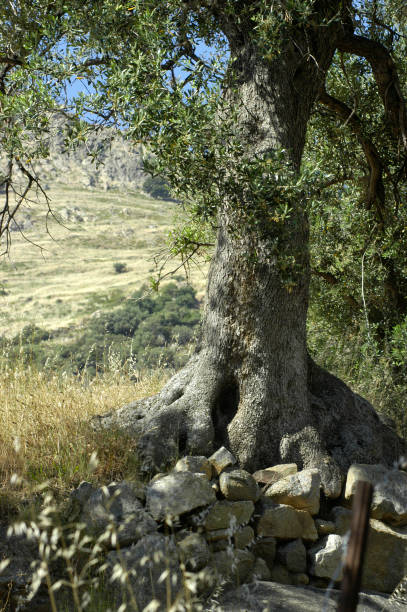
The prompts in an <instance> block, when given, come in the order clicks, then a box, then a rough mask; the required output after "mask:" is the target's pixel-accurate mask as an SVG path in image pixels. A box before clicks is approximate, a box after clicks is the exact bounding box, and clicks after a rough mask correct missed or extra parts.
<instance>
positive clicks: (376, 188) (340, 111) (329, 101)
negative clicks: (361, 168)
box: [318, 87, 385, 223]
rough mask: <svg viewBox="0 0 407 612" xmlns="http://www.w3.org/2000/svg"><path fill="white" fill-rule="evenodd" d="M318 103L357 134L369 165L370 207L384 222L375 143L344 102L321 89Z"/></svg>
mask: <svg viewBox="0 0 407 612" xmlns="http://www.w3.org/2000/svg"><path fill="white" fill-rule="evenodd" d="M318 101H319V102H320V103H321V104H323V105H324V106H326V107H327V108H329V110H331V111H333V112H334V113H335V114H336V115H338V116H339V117H341V119H343V120H344V122H345V123H346V124H348V125H349V126H350V127H351V128H352V131H353V133H354V134H356V136H357V138H358V140H359V142H360V144H361V145H362V148H363V152H364V154H365V157H366V160H367V163H368V165H369V169H370V174H369V185H368V190H367V202H368V205H369V206H372V205H374V206H375V208H376V213H377V217H378V221H379V223H383V222H384V199H385V198H384V186H383V164H382V161H381V159H380V156H379V153H378V151H377V149H376V147H375V145H374V143H373V142H372V141H371V140H370V139H369V138H367V137H366V136H365V135H364V133H363V125H362V121H361V120H360V118H359V117H358V115H356V113H354V112H353V110H351V109H350V108H349V107H348V106H347V105H346V104H345V103H344V102H342V101H341V100H338V99H337V98H334V97H333V96H331V95H330V94H328V92H327V91H326V89H325V87H323V88H322V89H321V92H320V94H319V98H318Z"/></svg>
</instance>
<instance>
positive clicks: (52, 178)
mask: <svg viewBox="0 0 407 612" xmlns="http://www.w3.org/2000/svg"><path fill="white" fill-rule="evenodd" d="M65 125H66V122H65ZM63 127H64V124H63V123H61V122H59V124H57V125H56V128H55V129H54V130H53V136H52V138H51V140H50V156H49V157H48V158H46V159H44V160H41V161H40V162H38V163H37V164H36V168H37V170H38V172H39V174H40V176H41V177H42V180H43V181H45V182H49V183H55V182H58V183H62V184H65V185H78V186H81V187H85V188H86V187H96V188H98V189H103V190H106V191H107V190H108V189H119V190H127V189H133V190H134V189H140V188H141V187H142V185H143V182H144V180H145V179H146V177H147V175H146V174H145V173H144V172H143V164H142V159H141V154H140V147H133V146H132V145H131V143H130V142H129V141H127V140H126V139H125V138H124V137H123V135H122V134H121V133H120V132H119V131H113V130H112V129H111V128H104V129H101V130H100V131H98V132H93V133H91V134H90V135H89V138H88V140H87V142H86V144H81V145H80V146H78V147H77V148H76V149H74V150H69V151H67V150H66V146H65V144H64V133H63ZM91 154H97V163H96V162H93V161H92V157H91Z"/></svg>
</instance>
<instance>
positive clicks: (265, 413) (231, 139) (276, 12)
mask: <svg viewBox="0 0 407 612" xmlns="http://www.w3.org/2000/svg"><path fill="white" fill-rule="evenodd" d="M105 7H106V10H107V5H105ZM357 10H358V9H357V6H356V5H355V6H353V5H352V3H351V2H350V1H347V2H339V1H334V0H319V1H312V2H311V1H302V0H295V1H293V2H284V1H281V2H279V1H278V2H266V1H258V2H250V3H249V2H243V1H230V0H206V1H203V2H197V1H194V0H190V1H188V0H186V1H175V0H174V1H172V2H167V3H161V2H153V1H151V2H135V3H134V6H132V7H128V11H129V13H130V14H131V15H130V16H129V17H128V21H127V22H126V23H124V25H123V28H122V30H121V34H120V36H119V37H118V36H116V35H114V34H111V35H110V39H109V42H108V47H107V49H108V51H107V53H108V54H109V55H110V57H111V63H110V65H109V67H108V68H107V71H106V81H105V87H106V97H107V98H108V99H110V100H111V107H112V108H114V109H115V110H117V111H118V112H120V113H121V116H122V118H123V120H124V121H125V122H126V123H127V124H128V125H129V135H130V136H131V137H133V138H134V139H135V140H143V142H149V143H150V147H151V149H150V150H151V152H152V157H150V164H151V166H152V167H153V169H154V170H155V171H156V172H160V173H161V174H162V175H163V176H164V177H165V178H166V180H167V181H168V182H169V184H170V185H172V187H173V189H174V191H175V193H176V194H177V195H181V196H183V198H184V200H185V201H187V202H188V201H189V202H191V210H192V213H196V214H199V215H201V217H203V218H204V219H206V220H209V221H210V222H211V223H212V224H213V226H214V227H215V228H216V246H215V250H214V254H213V258H212V262H211V267H210V272H209V280H208V287H207V297H206V307H205V313H204V317H203V322H202V334H201V340H200V342H199V346H198V347H197V350H196V353H195V354H194V356H193V357H192V358H191V360H190V362H189V363H188V364H187V365H186V367H185V368H184V369H182V370H181V371H180V372H178V373H177V374H176V375H175V376H174V377H173V378H172V379H171V380H170V381H169V383H168V384H167V385H166V386H165V387H164V389H163V390H162V391H161V392H160V393H159V394H158V395H156V396H155V397H152V398H149V399H147V400H142V401H137V402H135V403H133V404H131V405H129V406H127V407H124V408H122V409H121V410H119V411H118V412H117V413H114V414H110V415H104V416H103V417H100V418H99V419H98V423H99V424H100V425H102V426H109V425H110V424H112V423H116V424H118V425H120V426H122V427H125V428H128V429H130V430H133V431H134V432H135V434H137V435H138V436H140V440H139V449H140V452H141V453H142V454H143V456H144V458H145V461H146V463H148V462H150V463H151V462H152V463H153V464H155V465H157V466H158V465H160V464H161V463H162V462H165V461H166V460H168V459H169V457H170V456H172V455H174V454H175V453H177V452H190V453H205V454H207V453H208V452H210V451H211V450H213V449H214V448H216V447H218V446H220V445H221V444H224V445H226V446H227V447H229V448H230V449H231V450H232V451H233V452H234V453H235V455H236V456H237V457H238V459H239V462H240V464H241V465H242V466H244V467H246V468H249V469H255V468H258V467H260V466H264V465H267V464H271V463H276V462H281V461H296V462H297V463H299V464H300V465H302V466H318V467H319V468H320V469H321V470H322V473H323V480H324V487H325V489H326V490H327V491H328V492H330V493H331V494H332V495H335V494H337V492H338V491H339V489H340V486H339V484H340V481H341V477H342V475H343V473H344V471H345V470H346V468H347V467H348V466H349V464H350V463H351V462H355V461H356V462H376V461H377V462H378V461H381V462H386V463H389V462H392V461H393V460H394V459H395V457H396V456H397V455H398V453H399V452H400V450H401V448H402V443H401V441H400V440H399V439H398V438H397V436H396V434H395V433H394V432H393V431H392V430H391V429H390V428H389V427H387V426H386V425H384V424H383V423H382V422H381V420H380V419H379V417H378V415H377V414H376V412H375V411H374V409H373V408H372V406H371V405H370V404H369V403H368V402H366V401H365V400H363V399H362V398H361V397H359V396H357V395H355V394H354V393H352V391H351V390H350V389H349V388H347V387H346V386H345V384H344V383H342V382H341V381H340V380H338V379H337V378H335V377H334V376H332V375H331V374H329V373H328V372H326V371H324V370H322V369H321V368H320V367H318V365H316V364H315V363H314V362H313V361H312V359H311V358H310V356H309V354H308V351H307V338H306V317H307V307H308V291H309V281H310V262H309V249H308V242H309V229H308V219H307V205H308V201H309V200H310V199H311V198H312V194H313V193H314V191H315V189H316V190H318V184H317V183H318V180H317V179H316V178H315V173H313V171H312V168H311V170H308V171H303V172H301V161H302V156H303V151H304V145H305V140H306V132H307V126H308V123H309V121H310V117H311V113H312V111H313V108H314V105H315V102H316V101H317V100H318V99H321V98H323V97H324V96H325V97H326V95H327V94H326V90H325V82H326V78H327V73H328V70H329V68H330V66H331V65H332V63H333V61H334V56H335V53H336V51H341V52H346V53H348V54H353V55H356V56H358V57H362V58H365V59H366V60H367V61H368V62H369V65H370V67H371V74H372V78H374V80H375V86H376V88H377V92H378V96H379V97H380V99H381V103H382V104H383V106H384V108H385V112H386V121H387V123H388V125H389V129H391V130H392V132H393V134H394V136H395V138H398V139H399V141H400V147H402V148H404V147H405V146H406V142H405V134H406V122H407V117H406V111H405V104H404V99H403V96H402V90H401V85H400V82H399V80H398V75H397V69H396V66H395V64H394V62H393V60H392V58H391V55H390V53H389V52H388V50H387V49H386V47H385V46H384V45H383V44H382V43H381V42H379V41H377V40H374V39H372V38H369V37H367V36H365V33H364V32H362V30H363V20H362V21H360V20H359V21H358V19H357ZM117 11H118V9H117V5H115V7H114V10H112V11H111V13H110V17H109V19H110V21H109V19H107V22H106V23H110V24H111V23H112V21H114V20H115V19H117V18H118V17H117ZM119 12H120V11H119ZM88 18H89V13H88ZM122 19H124V18H123V17H122ZM89 21H92V20H91V19H89ZM92 35H93V36H95V37H97V38H98V37H99V38H100V36H101V30H100V23H99V24H97V25H95V29H94V30H93V34H92ZM103 36H104V40H106V39H107V38H109V32H108V31H105V32H104V34H103ZM89 40H90V41H91V38H90V39H89ZM202 42H204V43H206V45H207V46H210V47H211V49H212V50H213V49H215V50H219V54H220V55H218V56H217V55H216V53H213V54H212V56H211V57H209V58H208V57H205V56H204V55H205V54H202V53H199V50H200V46H199V44H200V43H202ZM109 45H110V46H109ZM104 48H105V50H106V47H104ZM222 49H226V50H227V53H226V55H224V56H222V55H221V52H222ZM403 150H404V149H403ZM314 183H316V185H313V184H314ZM190 241H191V243H194V240H192V239H190ZM195 243H197V244H199V241H196V242H195Z"/></svg>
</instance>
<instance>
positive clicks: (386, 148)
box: [0, 0, 407, 337]
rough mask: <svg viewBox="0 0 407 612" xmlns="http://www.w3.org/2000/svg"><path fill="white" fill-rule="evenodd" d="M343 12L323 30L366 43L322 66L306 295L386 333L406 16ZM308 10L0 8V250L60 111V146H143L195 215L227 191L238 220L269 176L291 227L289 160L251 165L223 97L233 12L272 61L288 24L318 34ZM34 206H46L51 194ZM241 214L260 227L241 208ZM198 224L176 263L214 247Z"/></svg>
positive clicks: (297, 2) (396, 236)
mask: <svg viewBox="0 0 407 612" xmlns="http://www.w3.org/2000/svg"><path fill="white" fill-rule="evenodd" d="M345 5H346V8H343V9H341V10H338V12H337V13H333V16H330V17H329V18H327V22H328V21H329V20H335V19H337V20H342V21H344V20H345V21H346V20H348V21H350V22H352V23H353V25H354V28H355V34H354V37H353V38H354V39H355V37H356V38H357V39H358V45H359V47H357V48H356V51H355V49H354V48H351V47H352V44H353V45H354V46H355V40H353V42H352V43H351V42H349V41H348V42H344V43H342V47H341V48H340V49H338V51H337V52H336V55H335V57H334V60H333V62H332V64H331V67H330V69H329V72H328V74H327V78H326V82H325V86H324V87H323V88H322V90H321V92H320V95H319V100H318V104H316V105H315V109H314V112H313V115H312V119H311V122H310V126H309V129H308V135H307V147H306V151H305V156H304V160H303V164H302V176H303V181H302V183H301V189H302V187H303V185H304V184H306V189H307V191H308V193H307V202H308V206H309V211H310V215H311V236H312V240H311V245H312V246H311V248H312V258H313V265H312V275H313V288H314V291H315V293H316V295H319V296H320V297H321V296H322V295H323V299H319V300H318V301H317V302H318V308H319V309H321V314H322V315H323V316H324V317H327V318H329V319H330V320H331V322H332V324H333V325H336V326H339V327H341V326H343V325H344V324H346V325H354V324H355V321H356V322H357V325H360V321H361V316H360V315H361V313H364V316H363V318H364V319H365V320H366V319H367V321H368V324H370V325H371V326H372V327H373V329H375V330H377V332H378V334H379V335H380V336H381V337H383V336H384V335H386V333H387V332H388V330H389V329H390V328H392V327H394V326H395V325H397V324H399V323H400V322H401V320H402V319H403V317H404V315H405V313H406V298H405V294H406V288H407V286H406V274H407V268H406V265H407V262H406V249H405V248H404V241H405V236H406V231H407V230H406V227H407V218H406V214H407V213H406V212H405V211H406V208H405V206H404V200H405V197H406V181H405V178H406V160H405V141H406V128H405V123H406V118H405V110H404V106H403V104H402V103H401V100H402V91H403V89H404V86H405V79H406V62H405V56H406V40H407V39H406V11H405V9H404V8H403V7H402V6H401V5H400V3H399V2H397V1H394V0H393V1H390V2H389V1H386V2H384V1H376V2H368V1H364V2H358V3H345V4H344V6H345ZM338 6H339V5H338ZM316 10H318V3H316V2H310V1H304V0H293V1H290V2H284V1H281V2H273V3H270V2H266V1H262V2H252V3H242V2H233V1H230V2H229V1H227V2H220V1H219V2H210V1H208V2H184V1H178V0H173V1H171V2H165V3H162V2H155V1H151V0H143V1H138V2H133V3H130V2H116V1H107V0H104V1H103V2H89V3H87V4H86V7H84V6H82V5H81V3H79V2H69V3H64V2H62V1H53V2H50V1H46V0H37V1H35V2H31V3H26V2H24V1H21V2H18V1H16V2H13V1H8V2H5V3H3V6H2V8H1V29H0V61H1V66H2V71H1V78H0V96H1V123H2V128H1V137H2V152H3V155H2V159H3V170H2V176H1V177H0V179H1V184H2V187H3V191H5V203H4V206H3V207H2V215H1V227H0V235H2V237H3V240H4V239H6V238H7V244H8V240H9V239H10V234H9V233H8V229H9V224H10V220H11V219H13V218H14V219H15V220H16V221H17V223H18V216H16V215H17V210H18V206H19V203H21V201H22V200H23V199H24V197H27V196H28V194H29V193H30V197H32V193H33V192H32V188H33V187H36V188H37V191H39V193H41V189H42V187H41V177H40V176H37V174H36V167H35V160H36V159H38V158H39V157H42V156H47V155H48V154H49V150H48V144H49V138H50V132H52V127H53V123H52V117H53V116H55V115H65V116H69V118H70V123H69V125H68V126H67V127H66V131H67V133H66V138H67V146H68V145H69V143H73V144H74V143H75V141H78V140H83V139H86V134H87V132H88V131H89V130H90V129H94V128H95V125H96V126H102V125H118V126H120V128H121V129H125V130H126V133H127V135H128V137H129V138H131V139H132V140H134V141H136V142H142V143H143V144H144V145H145V146H146V147H148V150H149V152H150V153H151V155H149V157H148V160H146V163H147V165H148V167H149V169H150V170H151V172H152V173H153V174H154V175H161V176H162V177H164V178H165V180H166V181H168V182H169V183H170V184H171V186H172V189H173V193H174V195H175V196H177V197H179V198H180V199H182V201H183V202H184V203H185V204H186V205H187V206H188V211H189V213H190V216H191V217H192V218H193V217H196V216H198V217H199V218H200V219H204V220H206V221H208V220H209V221H210V220H211V219H213V218H214V216H215V214H216V208H217V205H218V203H219V201H221V200H222V198H223V197H224V195H225V189H227V190H228V191H229V193H230V194H231V195H232V196H233V198H234V199H235V201H236V204H237V208H238V202H239V199H242V193H241V189H242V185H243V184H244V185H246V186H247V185H248V184H249V185H250V189H251V190H252V192H253V193H256V199H257V201H258V202H261V201H262V199H263V200H265V199H267V197H268V194H267V193H265V189H266V187H265V183H266V181H264V180H263V179H264V173H265V171H266V172H268V173H269V175H272V176H274V177H276V176H278V177H279V178H278V179H277V181H276V180H274V181H273V188H275V187H276V184H277V189H278V190H279V193H280V195H282V193H283V192H284V197H281V198H280V200H281V205H280V206H277V207H276V208H275V210H273V212H272V216H273V218H274V219H275V220H276V222H277V223H278V222H281V221H284V219H285V217H286V216H287V214H288V209H289V198H287V197H286V196H287V190H288V191H290V188H291V191H292V190H293V189H292V188H293V187H294V186H296V187H297V186H298V185H297V182H298V178H295V179H292V177H291V179H290V180H287V176H285V174H286V173H284V172H282V171H281V166H282V164H281V161H282V159H283V157H284V152H280V162H279V163H278V164H276V163H273V164H271V166H272V167H271V166H269V167H268V168H266V170H265V168H264V167H263V161H264V160H261V162H260V160H255V161H254V160H253V159H250V161H249V160H248V159H245V156H244V144H243V145H242V143H241V142H239V135H238V134H237V133H236V123H235V122H234V121H233V104H232V105H231V103H230V100H227V101H225V99H224V97H223V96H222V91H224V90H225V84H226V83H227V82H228V79H229V81H230V80H231V78H232V77H231V73H232V72H233V70H234V68H233V65H234V64H233V57H231V51H230V42H229V41H228V39H227V36H226V35H225V31H226V32H227V19H228V17H227V16H228V15H229V16H230V15H232V14H233V13H235V14H236V15H237V14H239V19H241V20H248V21H249V22H250V24H251V28H250V29H248V32H247V35H248V36H250V37H251V38H252V39H255V40H256V45H258V46H259V47H261V49H262V52H264V56H265V57H266V59H268V60H270V61H271V60H272V58H273V57H275V56H276V55H277V54H278V53H279V52H280V51H281V47H282V41H284V40H285V39H286V38H287V37H289V36H292V34H290V33H289V27H291V25H292V23H293V22H297V23H298V24H299V25H300V24H301V23H303V22H304V21H308V23H309V24H310V26H311V27H312V22H313V11H316ZM365 39H368V40H369V41H370V42H369V44H367V43H366V40H365ZM364 45H365V48H364ZM369 45H370V46H369ZM307 52H308V53H309V57H310V61H312V57H311V55H312V54H311V53H310V51H307ZM387 64H388V65H387ZM383 66H385V68H383ZM380 71H381V72H380ZM379 72H380V74H381V75H382V76H381V78H380V81H379V87H378V86H377V84H376V80H375V75H377V74H379ZM75 81H76V83H78V82H80V83H81V84H84V87H83V88H82V92H81V93H80V94H79V95H77V96H76V97H72V96H71V97H70V96H69V95H68V92H69V84H71V85H72V84H73V83H75ZM393 81H394V82H393ZM383 102H384V103H383ZM236 104H237V102H236V101H235V105H236ZM89 119H91V120H92V124H90V123H89ZM85 120H87V121H85ZM215 125H216V129H214V126H215ZM242 146H243V148H242ZM90 153H91V154H92V155H94V156H97V152H96V151H91V152H90ZM269 162H270V160H269ZM276 165H277V166H278V172H279V173H276V172H275V171H276ZM231 167H233V169H234V172H230V168H231ZM16 173H17V176H20V180H19V182H18V183H17V184H16V182H15V181H14V180H13V178H14V177H15V175H16ZM22 177H24V179H25V180H24V181H22V180H21V178H22ZM226 178H227V180H225V179H226ZM278 183H280V184H278ZM287 183H288V184H287ZM17 185H18V186H17ZM269 188H270V186H269V185H267V189H269ZM30 189H31V192H30ZM42 197H43V199H45V201H46V194H45V193H43V194H42ZM47 205H48V204H47ZM239 214H243V215H244V216H245V217H251V218H252V220H253V217H254V219H256V217H257V211H252V212H251V213H250V211H248V210H247V207H246V209H245V210H244V211H242V210H240V211H239ZM246 221H247V219H246ZM191 227H193V231H192V230H191V229H189V230H187V229H184V230H181V232H180V233H179V234H178V235H176V236H175V239H174V241H175V244H174V250H175V252H176V251H181V252H183V253H184V254H185V255H187V254H188V253H189V252H190V250H191V249H194V248H195V247H196V245H197V244H199V243H200V242H202V243H206V242H208V238H207V236H206V238H203V237H202V229H201V227H202V226H201V225H200V224H196V223H193V224H192V225H191ZM7 244H6V245H5V248H6V249H7ZM285 265H287V262H286V264H285ZM362 275H363V286H362V282H361V277H362Z"/></svg>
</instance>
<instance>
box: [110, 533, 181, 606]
mask: <svg viewBox="0 0 407 612" xmlns="http://www.w3.org/2000/svg"><path fill="white" fill-rule="evenodd" d="M106 564H107V570H106V572H107V576H108V577H109V579H110V581H111V582H112V584H113V588H114V592H115V599H116V601H117V604H120V605H121V604H126V603H128V604H129V603H130V595H129V593H131V595H132V597H134V598H135V599H136V602H137V609H138V610H143V609H144V608H145V607H146V606H147V605H148V604H149V603H150V602H151V601H152V600H153V599H155V600H157V601H158V602H159V603H160V606H159V608H158V609H160V610H165V609H167V605H166V604H167V596H168V593H169V594H170V599H171V602H174V601H175V599H176V598H177V596H178V595H179V593H180V592H181V593H182V591H183V581H182V574H181V570H180V566H179V561H178V553H177V548H176V546H175V544H174V543H173V542H172V541H171V539H170V538H168V537H165V536H164V535H162V534H158V533H157V534H151V535H147V536H145V537H144V538H142V539H141V540H140V541H139V542H138V543H137V544H136V545H135V546H131V547H130V548H122V549H121V550H120V551H119V552H116V551H112V552H110V553H109V554H108V555H107V558H106ZM123 567H124V568H126V573H127V576H126V574H124V573H123V569H120V568H123ZM167 570H168V577H167V578H166V579H164V580H161V581H160V580H159V579H160V577H161V576H162V574H163V572H166V571H167ZM167 589H168V591H167ZM117 607H119V605H118V606H117ZM131 607H132V608H133V607H134V606H133V605H132V606H131ZM126 609H127V608H126Z"/></svg>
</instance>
